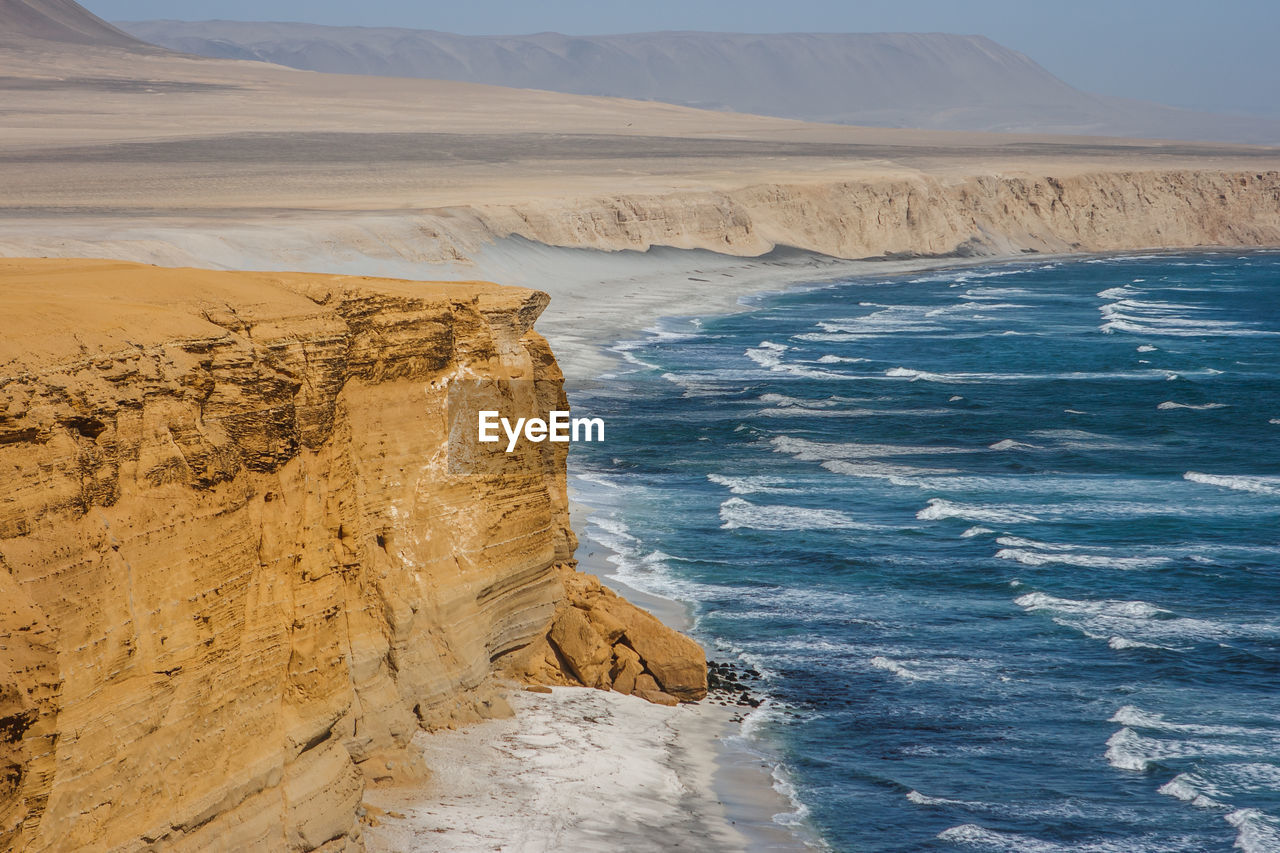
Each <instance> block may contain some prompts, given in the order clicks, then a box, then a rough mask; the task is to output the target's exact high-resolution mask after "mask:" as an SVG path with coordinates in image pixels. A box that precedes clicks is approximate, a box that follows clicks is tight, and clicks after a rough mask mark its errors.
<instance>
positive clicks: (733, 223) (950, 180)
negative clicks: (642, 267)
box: [0, 158, 1280, 277]
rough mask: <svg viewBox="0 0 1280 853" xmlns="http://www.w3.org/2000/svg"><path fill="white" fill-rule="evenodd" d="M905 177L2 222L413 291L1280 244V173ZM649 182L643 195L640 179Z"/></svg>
mask: <svg viewBox="0 0 1280 853" xmlns="http://www.w3.org/2000/svg"><path fill="white" fill-rule="evenodd" d="M1273 162H1274V161H1273V159H1271V158H1260V166H1259V168H1258V169H1256V170H1244V169H1240V168H1230V169H1217V168H1174V169H1150V170H1132V169H1128V170H1124V169H1098V168H1081V167H1077V168H1071V169H1066V168H1064V169H1054V170H1048V169H1046V170H1044V171H1028V170H1026V169H1017V170H1015V169H1012V168H1011V169H1010V170H1008V171H997V170H995V169H992V170H990V171H988V172H985V173H984V172H977V173H973V172H966V173H957V174H949V175H948V174H931V173H925V172H913V171H907V170H902V171H899V172H894V173H884V174H867V173H865V172H864V173H862V174H861V176H850V177H848V178H837V177H832V176H808V177H806V178H804V179H800V178H785V177H778V176H770V177H763V176H762V177H761V178H760V179H759V180H755V179H753V178H752V176H751V175H749V174H744V175H743V177H742V178H741V181H740V184H739V185H738V186H736V187H727V188H708V187H706V186H705V185H704V186H697V185H692V186H668V187H663V188H661V189H660V190H645V189H640V188H634V189H629V190H628V191H626V192H619V193H615V194H606V195H601V194H573V193H565V194H563V195H548V194H545V193H544V194H541V195H538V196H533V197H529V198H524V199H522V200H519V201H513V202H509V203H498V202H491V203H483V204H474V205H464V206H448V207H432V206H427V207H418V208H415V209H411V210H410V209H406V210H404V211H403V212H396V213H386V212H363V213H362V212H350V213H344V214H343V215H342V216H341V217H340V218H334V217H332V216H329V215H326V214H324V213H320V212H317V213H314V214H311V215H308V216H306V217H305V218H301V217H300V218H288V217H284V218H281V217H274V218H272V219H271V220H270V221H267V222H262V223H254V222H252V221H250V222H246V221H245V219H244V215H243V213H241V214H238V215H237V216H235V217H233V218H231V219H226V220H224V219H220V218H219V217H217V216H215V215H211V216H208V217H206V218H204V219H201V220H199V221H198V222H196V221H193V222H187V223H185V224H183V223H173V224H170V225H167V226H166V227H164V228H162V229H157V228H156V226H155V223H154V221H152V220H151V219H148V218H142V219H137V220H134V219H130V218H129V217H128V216H127V215H124V213H123V211H121V213H120V214H119V215H115V216H110V217H105V218H88V219H84V220H81V221H79V222H77V221H75V220H74V219H70V218H67V217H62V218H60V219H59V223H58V228H57V229H56V233H55V231H54V230H51V229H50V228H49V227H48V225H47V224H46V223H41V222H40V221H39V220H36V221H35V222H33V223H31V224H25V225H24V224H21V223H7V224H3V223H0V255H8V256H15V257H17V256H21V257H27V256H47V257H110V258H118V259H124V260H133V261H139V262H144V263H159V264H164V265H166V266H180V265H194V266H205V267H207V266H217V267H225V268H230V269H255V268H256V269H302V270H316V271H320V270H325V271H335V270H337V271H342V270H347V271H353V272H362V273H363V272H368V271H370V270H377V271H378V272H379V273H380V274H388V275H401V276H404V277H416V276H418V275H420V274H421V268H422V265H424V264H441V265H447V266H446V267H445V268H446V269H448V268H450V267H457V268H460V269H462V270H463V271H464V272H465V269H466V268H467V265H468V264H469V263H470V262H472V261H474V260H477V259H480V258H482V256H483V255H484V253H485V251H486V248H487V247H489V246H491V245H492V244H493V243H494V242H496V241H499V240H502V239H503V238H507V237H512V236H516V237H522V238H524V239H527V240H530V241H532V242H534V243H539V244H545V245H548V246H560V247H568V248H576V249H594V250H601V251H607V252H612V251H620V250H633V251H644V250H647V249H649V248H651V247H655V246H665V247H673V248H678V249H702V250H707V251H712V252H718V253H721V254H725V255H736V256H741V257H755V256H759V255H762V254H765V253H767V252H769V251H770V250H772V249H775V248H777V247H780V246H786V247H792V248H796V249H801V250H805V251H809V252H816V253H820V254H824V255H829V256H832V257H836V258H846V259H861V258H883V257H945V256H953V255H961V256H992V257H996V256H1012V255H1019V254H1022V253H1025V252H1047V253H1058V252H1107V251H1126V250H1133V249H1180V248H1191V247H1200V246H1237V247H1247V246H1280V171H1277V170H1275V169H1274V168H1270V169H1268V168H1264V167H1263V166H1262V164H1263V163H1266V164H1273ZM642 183H643V182H642Z"/></svg>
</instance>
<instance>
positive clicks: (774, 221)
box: [438, 169, 1280, 259]
mask: <svg viewBox="0 0 1280 853" xmlns="http://www.w3.org/2000/svg"><path fill="white" fill-rule="evenodd" d="M474 215H475V216H476V219H477V223H478V225H479V226H480V227H479V229H478V230H479V231H481V232H482V233H486V234H490V235H495V236H509V235H518V236H521V237H524V238H526V239H529V240H533V241H536V242H540V243H546V244H549V245H553V246H573V247H580V248H592V249H605V250H619V249H636V250H644V249H648V248H649V247H651V246H672V247H675V248H681V249H707V250H711V251H716V252H722V253H725V254H731V255H759V254H763V253H765V252H768V251H769V250H771V249H773V248H775V247H778V246H790V247H793V248H798V249H805V250H809V251H814V252H821V253H823V254H827V255H831V256H834V257H838V258H851V259H855V258H871V257H880V256H885V255H900V256H901V255H911V256H939V255H950V254H956V253H960V254H965V255H1005V254H1017V253H1019V252H1023V251H1037V252H1069V251H1084V252H1105V251H1117V250H1126V249H1137V248H1185V247H1193V246H1220V245H1230V246H1263V245H1268V246H1274V245H1280V172H1277V171H1251V172H1244V171H1218V170H1181V169H1180V170H1169V171H1085V172H1071V173H1065V174H1063V175H1062V176H1061V177H1053V176H1040V175H1032V174H1000V173H992V174H988V175H969V176H955V177H942V176H937V175H925V174H917V175H905V176H898V177H889V176H886V177H884V178H879V179H863V180H851V181H826V180H814V181H806V182H786V183H760V184H753V185H748V186H744V187H742V188H740V189H733V190H724V191H702V190H698V191H694V190H687V191H672V192H668V193H663V194H654V195H634V194H633V195H619V196H613V197H595V198H574V199H566V200H563V201H557V200H547V199H543V200H540V201H538V202H537V203H529V204H519V205H506V206H487V207H482V208H477V209H476V210H475V213H474ZM438 233H439V234H440V235H441V237H443V238H445V240H444V242H445V243H446V244H448V243H449V242H450V240H451V239H452V240H454V241H455V242H457V243H459V244H460V245H459V246H451V245H445V246H444V250H443V251H444V253H445V254H446V255H448V254H449V253H454V254H463V255H464V254H465V252H466V250H468V249H471V248H472V247H471V246H470V245H469V243H468V241H466V240H465V232H457V233H454V234H451V229H450V228H449V227H448V224H447V223H441V228H440V229H439V232H438Z"/></svg>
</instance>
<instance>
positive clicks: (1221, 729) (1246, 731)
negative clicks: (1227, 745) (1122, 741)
mask: <svg viewBox="0 0 1280 853" xmlns="http://www.w3.org/2000/svg"><path fill="white" fill-rule="evenodd" d="M1109 722H1112V723H1119V724H1120V725H1122V726H1129V727H1130V728H1134V729H1151V730H1153V731H1161V732H1177V733H1179V734H1189V735H1202V736H1211V737H1240V738H1248V739H1251V740H1256V739H1258V738H1265V739H1269V740H1273V741H1280V735H1277V734H1275V733H1273V732H1272V731H1270V730H1265V729H1258V728H1250V727H1248V726H1223V725H1217V724H1209V725H1206V724H1204V723H1175V722H1172V721H1170V720H1166V719H1165V718H1164V715H1163V714H1155V713H1152V712H1150V711H1144V710H1142V709H1141V708H1139V707H1137V706H1135V705H1124V706H1122V707H1121V708H1120V709H1119V710H1117V711H1116V712H1115V713H1114V714H1113V715H1112V716H1111V719H1110V720H1109Z"/></svg>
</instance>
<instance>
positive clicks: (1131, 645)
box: [1107, 637, 1173, 652]
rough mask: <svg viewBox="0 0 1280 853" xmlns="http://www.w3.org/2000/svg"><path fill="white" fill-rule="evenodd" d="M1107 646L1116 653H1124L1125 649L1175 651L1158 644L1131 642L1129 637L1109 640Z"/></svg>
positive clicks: (1139, 641)
mask: <svg viewBox="0 0 1280 853" xmlns="http://www.w3.org/2000/svg"><path fill="white" fill-rule="evenodd" d="M1107 645H1108V646H1110V647H1111V648H1113V649H1115V650H1116V651H1118V652H1119V651H1124V650H1125V649H1160V650H1163V651H1173V650H1172V649H1170V648H1169V647H1168V646H1161V645H1157V644H1156V643H1144V642H1142V641H1141V640H1130V639H1129V638H1128V637H1112V638H1111V639H1110V640H1107Z"/></svg>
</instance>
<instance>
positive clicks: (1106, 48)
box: [82, 0, 1280, 115]
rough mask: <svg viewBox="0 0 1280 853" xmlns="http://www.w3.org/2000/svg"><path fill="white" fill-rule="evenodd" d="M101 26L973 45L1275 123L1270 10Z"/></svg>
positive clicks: (1058, 3)
mask: <svg viewBox="0 0 1280 853" xmlns="http://www.w3.org/2000/svg"><path fill="white" fill-rule="evenodd" d="M82 2H83V3H84V5H85V6H86V7H88V8H89V9H90V10H91V11H93V12H94V13H96V14H98V15H100V16H101V17H104V18H107V19H108V20H117V21H120V20H141V19H147V18H171V19H172V18H180V19H182V20H189V21H202V20H209V19H212V18H223V19H229V20H240V21H264V20H274V21H309V22H311V23H317V24H338V25H361V26H396V27H416V28H421V29H433V30H444V31H446V32H456V33H469V34H499V33H534V32H544V31H556V32H562V33H570V34H588V33H590V34H599V33H619V32H649V31H653V30H712V31H720V32H950V33H979V34H981V35H985V36H989V37H991V38H993V39H995V40H996V41H998V42H1000V43H1002V44H1004V45H1007V46H1008V47H1012V48H1015V49H1017V50H1020V51H1022V52H1023V53H1026V54H1027V55H1028V56H1030V57H1031V58H1032V59H1034V60H1036V61H1037V62H1039V63H1040V64H1041V65H1043V66H1045V67H1046V68H1048V69H1049V70H1050V71H1052V72H1053V73H1055V74H1057V75H1058V76H1059V77H1062V78H1063V79H1064V80H1066V81H1067V82H1068V83H1071V84H1072V85H1074V86H1077V87H1079V88H1081V89H1085V90H1086V91H1091V92H1098V93H1101V94H1107V95H1122V96H1127V97H1134V98H1146V99H1149V100H1156V101H1162V102H1164V103H1168V104H1175V105H1178V106H1187V107H1196V108H1200V109H1216V110H1220V111H1231V112H1254V113H1260V114H1266V115H1280V44H1278V42H1280V0H1216V2H1215V0H640V2H607V0H606V1H605V2H602V0H451V2H448V3H444V2H433V1H432V0H360V2H355V3H353V2H351V0H181V2H178V3H175V2H173V0H82Z"/></svg>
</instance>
